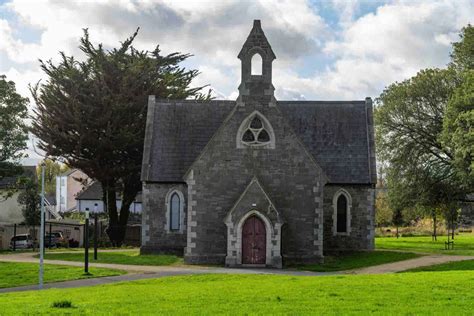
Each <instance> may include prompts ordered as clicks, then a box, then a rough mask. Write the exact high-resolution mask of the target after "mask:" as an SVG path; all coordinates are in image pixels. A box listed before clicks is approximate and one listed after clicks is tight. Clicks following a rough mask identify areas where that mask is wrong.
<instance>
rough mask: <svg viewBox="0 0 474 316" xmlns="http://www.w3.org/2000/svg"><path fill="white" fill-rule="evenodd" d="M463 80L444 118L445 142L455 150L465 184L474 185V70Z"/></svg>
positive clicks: (456, 163) (455, 159)
mask: <svg viewBox="0 0 474 316" xmlns="http://www.w3.org/2000/svg"><path fill="white" fill-rule="evenodd" d="M463 79H464V80H463V81H464V82H463V83H462V84H461V86H460V87H459V88H457V89H456V90H455V92H454V94H453V96H452V97H451V99H450V100H449V102H448V106H447V108H446V117H445V119H444V122H443V123H444V126H443V127H444V129H443V135H442V136H443V137H442V139H443V141H444V145H445V146H446V147H447V148H449V149H450V151H451V152H452V153H453V156H454V157H453V158H454V166H455V168H456V171H457V173H458V175H459V177H460V178H461V179H462V182H461V183H462V185H463V186H465V187H466V189H469V188H471V189H472V188H474V160H473V157H474V70H468V71H466V72H465V74H464V78H463Z"/></svg>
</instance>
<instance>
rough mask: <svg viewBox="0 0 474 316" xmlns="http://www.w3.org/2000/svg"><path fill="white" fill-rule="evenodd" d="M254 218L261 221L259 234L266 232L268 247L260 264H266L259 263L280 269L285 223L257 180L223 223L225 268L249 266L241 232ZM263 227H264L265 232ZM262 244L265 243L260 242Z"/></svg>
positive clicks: (245, 191)
mask: <svg viewBox="0 0 474 316" xmlns="http://www.w3.org/2000/svg"><path fill="white" fill-rule="evenodd" d="M251 217H256V218H257V219H258V221H259V224H258V225H259V227H260V228H259V232H264V235H265V239H264V244H265V248H263V247H261V248H262V249H264V253H265V261H263V260H262V259H259V262H261V261H263V262H262V263H259V264H265V265H266V266H268V267H275V268H281V267H282V262H281V254H280V250H281V226H282V225H283V223H284V221H283V219H282V218H281V216H280V213H279V212H278V211H277V209H276V208H275V206H274V204H273V203H272V201H271V200H270V198H269V196H268V194H266V193H265V191H264V190H263V188H262V186H261V185H260V183H259V182H258V180H257V178H255V177H254V178H253V179H252V180H251V181H250V183H249V185H248V186H247V188H246V189H245V190H244V192H243V193H242V195H241V196H240V197H239V199H238V200H237V202H236V203H235V204H234V206H233V207H232V208H231V209H230V210H229V212H228V213H227V216H226V218H225V219H224V223H225V224H226V226H227V255H226V259H225V263H226V266H228V267H236V266H241V265H242V264H246V260H243V253H242V250H243V248H242V247H243V245H242V241H243V236H242V230H243V228H244V226H245V224H246V223H247V220H248V219H249V218H251ZM254 223H255V222H254ZM261 224H263V227H264V229H262V227H261V226H262V225H261ZM259 240H260V239H259ZM261 242H262V240H260V243H261ZM260 251H262V250H261V249H260V250H259V254H260ZM259 258H261V257H259ZM251 264H252V263H251ZM253 264H255V263H253Z"/></svg>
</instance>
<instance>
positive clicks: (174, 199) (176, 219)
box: [169, 192, 181, 230]
mask: <svg viewBox="0 0 474 316" xmlns="http://www.w3.org/2000/svg"><path fill="white" fill-rule="evenodd" d="M169 212H170V215H169V219H170V230H179V228H180V212H181V199H180V198H179V195H178V194H177V193H176V192H175V193H173V194H172V195H171V199H170V207H169Z"/></svg>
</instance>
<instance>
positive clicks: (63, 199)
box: [56, 169, 92, 212]
mask: <svg viewBox="0 0 474 316" xmlns="http://www.w3.org/2000/svg"><path fill="white" fill-rule="evenodd" d="M91 182H92V180H91V179H90V178H89V177H88V176H87V175H86V174H85V173H84V172H82V171H81V170H79V169H72V170H69V171H66V172H64V173H62V174H60V175H59V176H57V177H56V211H57V212H68V211H73V210H75V209H76V196H77V194H78V193H79V192H81V191H83V190H84V188H85V187H87V185H88V184H90V183H91Z"/></svg>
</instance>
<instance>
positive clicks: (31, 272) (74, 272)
mask: <svg viewBox="0 0 474 316" xmlns="http://www.w3.org/2000/svg"><path fill="white" fill-rule="evenodd" d="M38 269H39V266H38V264H36V263H23V262H21V263H20V262H0V288H6V287H15V286H22V285H32V284H38ZM89 272H90V275H85V274H84V269H83V268H81V267H70V266H61V265H51V264H46V265H45V269H44V282H45V283H49V282H59V281H70V280H78V279H88V278H97V277H104V276H112V275H121V274H125V273H126V272H125V271H121V270H113V269H104V268H89ZM0 310H1V309H0ZM0 314H1V313H0Z"/></svg>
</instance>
